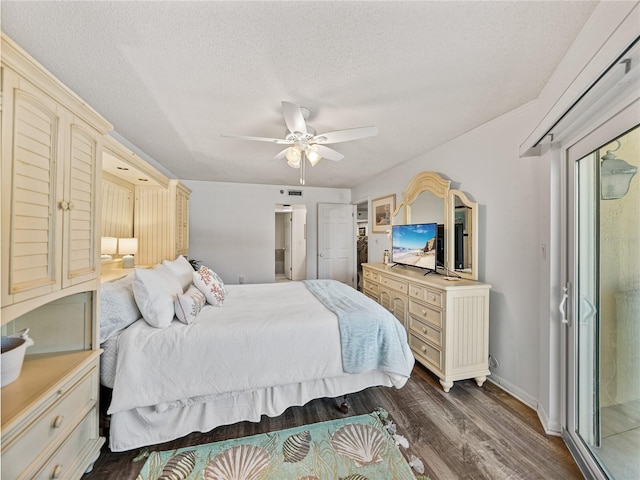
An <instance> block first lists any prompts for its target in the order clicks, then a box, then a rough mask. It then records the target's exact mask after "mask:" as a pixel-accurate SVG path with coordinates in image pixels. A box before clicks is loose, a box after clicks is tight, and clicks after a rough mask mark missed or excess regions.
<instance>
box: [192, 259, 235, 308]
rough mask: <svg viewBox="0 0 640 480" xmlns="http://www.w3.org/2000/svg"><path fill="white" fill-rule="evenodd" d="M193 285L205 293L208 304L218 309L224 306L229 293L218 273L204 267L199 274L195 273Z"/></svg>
mask: <svg viewBox="0 0 640 480" xmlns="http://www.w3.org/2000/svg"><path fill="white" fill-rule="evenodd" d="M193 284H194V285H195V286H196V287H197V289H198V290H200V291H201V292H202V293H204V296H205V297H206V298H207V302H209V303H210V304H211V305H214V306H217V307H220V306H222V304H223V303H224V297H225V296H226V294H227V292H226V290H225V288H224V283H223V282H222V279H221V278H220V277H219V276H218V274H217V273H216V272H214V271H213V270H211V269H210V268H209V267H205V266H204V265H203V266H202V267H200V269H199V270H198V271H197V272H193Z"/></svg>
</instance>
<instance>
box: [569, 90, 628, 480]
mask: <svg viewBox="0 0 640 480" xmlns="http://www.w3.org/2000/svg"><path fill="white" fill-rule="evenodd" d="M624 103H626V105H624V106H619V107H618V108H612V109H609V110H608V111H606V112H600V115H599V118H600V122H599V124H597V125H594V124H593V123H592V124H591V125H590V127H587V128H583V129H582V131H581V132H580V133H579V134H578V135H575V136H574V137H573V140H570V141H565V142H562V143H561V151H562V176H563V177H564V178H563V182H562V183H563V185H564V188H565V194H564V196H563V207H562V217H563V218H562V225H563V226H564V228H563V232H561V241H562V267H561V286H563V287H565V288H566V289H567V290H566V294H567V297H566V301H565V302H564V303H562V304H561V310H563V311H564V313H563V318H565V319H566V320H564V319H563V324H564V327H565V328H563V329H562V332H561V348H562V352H561V359H562V372H561V373H562V377H561V378H562V382H561V389H562V391H561V398H562V404H563V408H561V412H562V416H561V423H562V437H563V438H564V440H565V442H566V443H567V446H568V447H569V449H570V450H571V453H572V454H573V456H574V458H575V459H576V461H577V463H578V464H579V465H580V468H581V469H582V471H583V473H584V474H585V476H587V478H595V479H607V478H608V477H607V474H606V473H605V471H604V470H603V468H602V467H601V466H600V464H599V462H598V461H597V460H596V458H595V457H594V456H593V455H592V453H591V451H590V450H589V448H588V447H587V446H586V445H585V444H584V442H583V441H582V438H581V437H580V436H579V435H578V433H577V427H578V416H577V411H576V405H577V394H578V391H577V388H578V362H577V353H578V352H577V343H576V339H577V334H578V332H577V327H576V325H577V318H576V315H577V314H578V312H579V308H578V301H579V299H578V298H576V297H577V295H575V293H576V292H575V285H576V278H575V276H576V272H577V268H578V265H577V263H576V262H577V251H576V247H577V239H576V235H577V227H578V224H577V218H576V207H577V206H576V205H575V199H576V183H575V180H576V178H575V172H576V162H577V161H579V160H580V159H583V158H584V157H586V156H587V155H589V154H590V153H592V152H594V151H595V150H597V149H599V148H600V147H602V146H603V145H606V144H607V143H609V142H611V141H612V140H613V139H615V138H618V137H619V136H621V135H623V134H624V133H625V132H628V131H630V130H631V129H633V128H634V127H636V126H637V125H638V124H639V123H640V98H638V97H637V96H635V99H633V100H630V101H628V102H624ZM618 105H621V104H618ZM596 191H597V192H599V189H597V188H596ZM596 250H597V247H596ZM594 363H595V365H596V366H597V364H598V362H597V359H596V361H595V362H594ZM596 383H597V382H596Z"/></svg>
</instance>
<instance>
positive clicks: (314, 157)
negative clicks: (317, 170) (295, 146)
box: [307, 147, 322, 167]
mask: <svg viewBox="0 0 640 480" xmlns="http://www.w3.org/2000/svg"><path fill="white" fill-rule="evenodd" d="M307 158H308V159H309V163H310V164H311V166H312V167H315V166H316V164H317V163H318V162H319V161H320V160H321V159H322V156H321V155H320V154H319V153H318V152H317V151H316V149H315V148H314V147H309V148H308V149H307Z"/></svg>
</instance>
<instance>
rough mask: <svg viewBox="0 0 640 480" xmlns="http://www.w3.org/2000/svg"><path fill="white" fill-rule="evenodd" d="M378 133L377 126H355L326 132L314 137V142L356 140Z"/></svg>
mask: <svg viewBox="0 0 640 480" xmlns="http://www.w3.org/2000/svg"><path fill="white" fill-rule="evenodd" d="M377 134H378V127H374V126H370V127H356V128H347V129H345V130H336V131H335V132H327V133H323V134H320V135H316V136H315V137H314V142H315V143H318V144H323V143H340V142H348V141H350V140H358V139H360V138H367V137H373V136H374V135H377Z"/></svg>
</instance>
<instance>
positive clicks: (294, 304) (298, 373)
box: [109, 282, 413, 414]
mask: <svg viewBox="0 0 640 480" xmlns="http://www.w3.org/2000/svg"><path fill="white" fill-rule="evenodd" d="M247 305H251V309H250V310H247ZM412 360H413V359H412V358H411V361H412ZM409 371H410V367H409ZM344 375H345V373H344V372H343V369H342V361H341V352H340V333H339V330H338V320H337V318H336V316H335V315H334V314H333V313H331V312H330V311H329V310H327V309H326V308H325V307H324V306H323V305H322V303H320V302H319V301H318V300H317V299H316V298H315V297H314V296H313V295H312V294H311V293H310V292H309V291H308V290H307V288H306V287H305V286H304V285H303V284H302V283H298V282H291V283H286V284H260V285H228V286H227V298H226V300H225V302H224V306H222V307H213V306H210V305H207V306H206V307H205V309H203V311H202V312H201V313H200V315H199V316H198V317H197V318H196V320H195V321H194V322H193V323H192V324H191V325H184V324H182V323H180V322H178V321H176V320H174V322H173V323H172V324H171V326H170V327H168V328H167V329H162V330H161V329H157V328H153V327H150V326H149V325H148V324H147V323H146V322H145V321H144V320H139V321H137V322H136V323H134V324H133V325H131V326H130V327H129V328H128V329H127V330H126V331H124V332H123V333H122V335H121V336H120V338H119V339H118V359H117V369H116V379H115V383H114V387H113V397H112V401H111V405H110V407H109V413H110V414H111V413H115V412H120V411H124V410H129V409H133V408H137V407H149V406H155V408H156V409H157V410H165V409H167V408H171V407H174V406H182V405H185V404H190V403H198V402H200V401H206V400H207V398H208V397H210V396H219V395H223V394H232V393H233V392H243V391H247V390H253V389H260V388H265V387H269V386H278V385H286V384H292V383H297V382H305V381H310V380H316V379H321V378H331V377H339V376H344ZM395 377H397V384H398V385H397V386H398V387H399V386H401V385H402V384H404V382H405V381H406V377H402V376H400V375H396V376H395Z"/></svg>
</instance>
